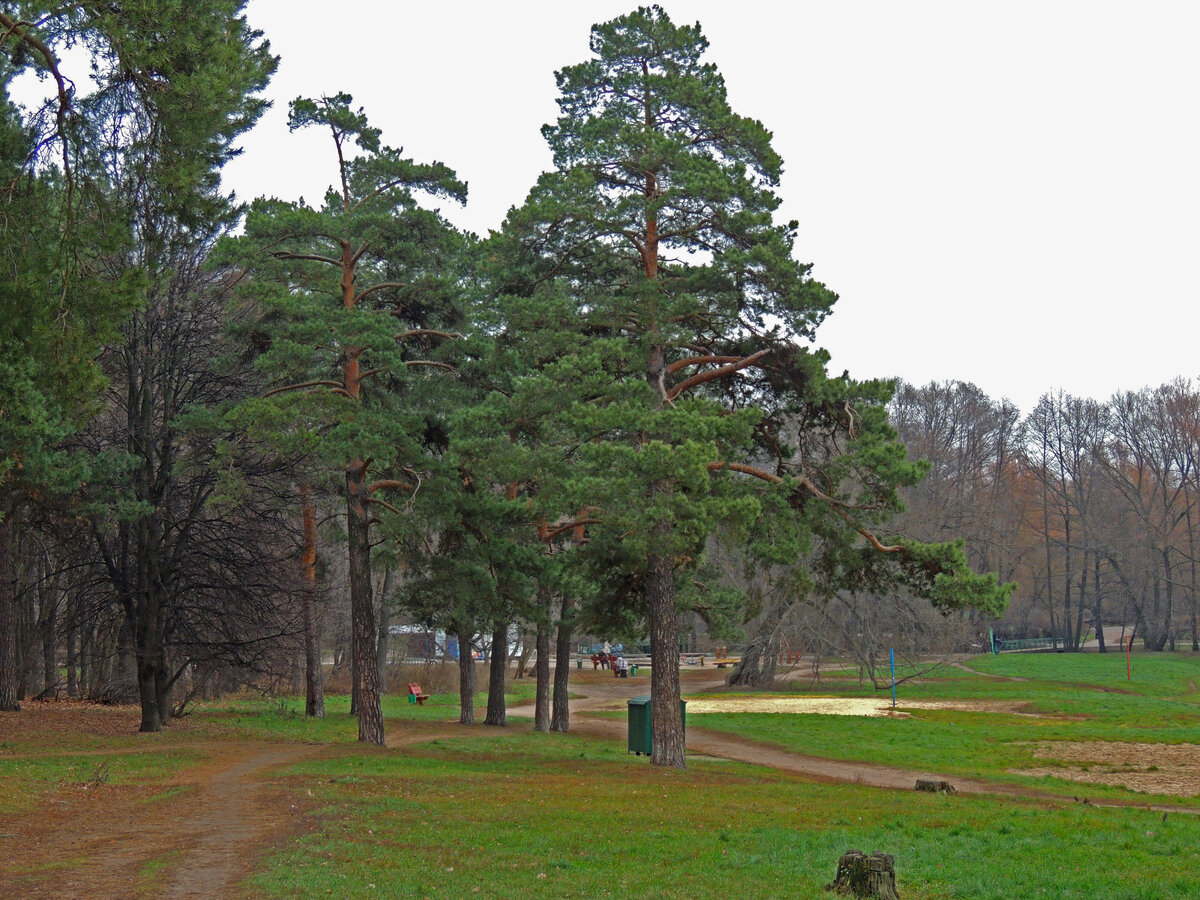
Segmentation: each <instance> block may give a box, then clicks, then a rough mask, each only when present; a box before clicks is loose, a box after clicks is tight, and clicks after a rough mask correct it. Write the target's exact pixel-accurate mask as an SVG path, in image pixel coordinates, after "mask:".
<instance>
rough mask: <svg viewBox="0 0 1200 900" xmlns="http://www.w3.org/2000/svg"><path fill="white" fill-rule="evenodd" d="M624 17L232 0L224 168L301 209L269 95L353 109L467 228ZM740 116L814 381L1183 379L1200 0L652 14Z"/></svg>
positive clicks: (307, 179) (533, 160) (1191, 280)
mask: <svg viewBox="0 0 1200 900" xmlns="http://www.w3.org/2000/svg"><path fill="white" fill-rule="evenodd" d="M634 5H635V2H634V0H624V2H609V0H580V2H570V0H560V2H543V0H507V2H494V0H493V2H455V0H442V2H440V3H417V2H401V0H392V2H389V0H341V2H339V3H336V4H334V5H330V4H328V3H327V2H322V3H317V2H313V0H251V3H250V6H249V13H248V15H249V18H250V21H251V24H252V25H253V26H254V27H256V28H259V29H261V30H262V31H263V32H265V34H266V36H267V37H268V39H269V40H270V42H271V45H272V48H273V50H274V52H275V53H278V54H280V55H281V56H282V62H281V65H280V68H279V72H278V74H277V75H276V77H275V80H274V81H273V82H272V84H271V86H270V88H269V95H270V96H271V97H272V98H273V99H274V101H275V108H274V109H273V110H272V111H271V112H269V113H268V114H267V116H265V117H264V119H263V120H262V121H261V122H260V123H259V125H258V126H257V128H256V129H255V130H254V132H253V133H251V134H250V135H249V136H248V137H247V138H246V139H245V141H244V147H245V154H244V156H243V157H242V158H240V159H238V160H236V161H234V162H233V163H232V164H231V165H230V166H229V167H228V168H227V170H226V178H225V181H226V184H227V185H229V186H231V187H233V188H234V189H236V191H237V192H238V194H239V196H240V197H242V198H243V199H250V198H252V197H255V196H257V195H260V194H266V195H275V196H279V197H282V198H285V199H295V198H296V197H298V196H300V195H303V196H305V197H306V198H307V199H309V200H310V202H316V201H319V200H320V198H321V196H322V194H323V192H324V188H325V187H326V185H327V184H328V183H329V182H330V180H331V178H332V170H331V158H330V156H329V153H330V151H329V148H328V147H327V146H326V144H327V142H328V138H326V137H325V136H324V135H322V134H319V133H317V132H316V130H315V129H314V130H309V131H305V132H300V133H298V134H296V135H289V134H288V132H287V126H286V115H287V104H288V101H289V100H291V99H293V98H294V97H296V96H297V95H301V94H303V95H307V96H315V95H320V94H321V93H333V92H336V91H339V90H343V91H347V92H349V93H351V94H353V95H354V99H355V102H356V104H361V105H363V106H365V107H366V111H367V114H368V116H369V117H370V118H371V119H372V121H373V122H374V124H375V125H377V126H379V127H381V128H382V129H383V139H384V141H385V142H386V143H388V144H390V145H392V146H400V147H403V148H404V149H405V151H406V154H407V155H410V156H412V157H413V158H414V159H416V160H418V161H432V160H435V159H436V160H440V161H442V162H445V163H446V164H448V165H450V166H451V167H452V168H454V169H455V170H457V172H458V174H459V176H460V177H461V178H463V179H465V180H466V181H467V182H468V183H469V186H470V202H469V203H468V205H467V207H466V209H465V210H461V211H459V210H457V209H449V210H446V212H447V214H448V216H449V218H451V220H452V221H454V222H455V223H456V224H458V225H460V226H462V227H465V228H468V229H470V230H473V231H476V232H478V233H480V234H486V233H487V231H488V230H489V229H491V228H495V227H498V226H499V224H500V222H501V221H502V219H503V217H504V214H505V212H506V211H507V209H508V208H509V207H510V206H511V205H513V204H517V203H520V202H521V200H522V199H523V198H524V196H525V194H526V192H527V190H528V189H529V187H530V186H531V185H532V183H533V181H534V179H535V178H536V177H537V175H538V173H539V172H541V171H542V170H544V169H546V168H549V167H550V165H551V162H550V155H549V152H548V150H547V149H546V146H545V144H544V142H543V140H542V138H541V135H540V132H539V128H540V126H541V125H542V124H543V123H545V122H548V121H551V120H552V119H553V118H554V117H555V115H556V106H555V98H556V93H557V92H556V88H555V84H554V77H553V73H554V71H555V70H556V69H558V68H561V67H562V66H564V65H570V64H574V63H577V62H580V61H581V60H583V59H585V58H586V57H587V55H588V50H587V41H588V30H589V28H590V26H591V25H592V24H593V23H595V22H600V21H605V20H608V19H610V18H613V17H614V16H617V15H620V14H623V13H625V12H628V11H629V10H631V9H632V8H633V7H634ZM663 6H664V8H665V9H666V11H667V13H668V14H669V15H670V16H671V17H672V19H673V20H674V21H675V22H677V23H691V22H695V21H697V20H698V21H699V22H700V23H701V25H702V26H703V29H704V32H705V34H706V35H707V37H708V39H709V42H710V50H709V59H710V60H711V61H713V62H714V63H716V64H717V66H718V67H719V69H720V70H721V72H722V74H723V75H724V76H725V80H726V83H727V85H728V89H729V96H730V101H731V104H732V106H733V108H734V110H735V111H736V112H738V113H740V114H742V115H748V116H752V117H755V118H758V119H760V120H761V121H762V122H763V123H764V124H765V125H766V126H767V127H768V128H769V129H771V130H772V131H773V132H774V135H775V141H774V146H775V148H776V150H777V151H778V152H779V153H780V155H781V156H782V157H783V159H784V163H785V167H786V168H785V175H784V179H783V182H782V186H781V189H780V194H781V196H782V197H783V200H784V205H783V209H782V216H783V218H785V219H788V218H795V219H798V220H799V221H800V232H799V239H798V241H797V255H798V256H799V257H800V258H801V259H802V260H804V261H806V262H807V261H811V262H813V263H815V269H814V275H815V276H816V277H817V278H819V279H820V280H822V281H824V282H825V283H826V284H828V285H829V286H830V287H831V288H833V289H834V290H835V291H837V292H838V293H839V294H840V296H841V299H840V301H839V302H838V304H837V306H836V307H835V309H834V313H833V315H832V316H831V317H830V318H829V319H828V320H827V321H826V323H825V325H823V326H822V327H821V329H820V330H819V332H818V343H819V344H821V345H822V346H825V347H826V348H827V349H829V350H830V352H831V353H832V354H833V365H832V368H833V369H834V370H835V371H840V370H841V369H848V370H849V371H850V373H851V374H852V375H854V376H855V377H861V378H865V377H874V376H892V375H899V376H900V377H903V378H905V379H906V380H908V381H911V382H915V383H918V384H923V383H925V382H927V381H929V380H931V379H938V380H942V379H962V380H966V381H974V382H975V383H976V384H978V385H979V386H980V387H981V388H982V389H983V390H984V391H986V392H987V393H988V394H990V395H991V396H992V397H993V398H996V399H999V398H1000V397H1007V398H1009V399H1011V400H1012V401H1014V402H1015V403H1016V404H1017V405H1018V406H1020V407H1021V408H1022V409H1023V410H1024V411H1026V412H1028V411H1029V410H1030V409H1031V408H1032V406H1033V405H1034V404H1035V403H1036V401H1037V398H1038V396H1039V395H1040V394H1042V393H1043V392H1046V391H1049V390H1054V389H1062V390H1065V391H1068V392H1070V393H1074V394H1078V395H1083V396H1093V397H1096V398H1098V399H1106V398H1107V397H1108V396H1109V395H1110V394H1111V393H1112V392H1113V391H1115V390H1118V389H1137V388H1140V387H1143V386H1145V385H1157V384H1160V383H1162V382H1164V381H1168V380H1170V379H1172V378H1175V377H1176V376H1181V375H1182V376H1185V377H1192V376H1195V375H1198V374H1200V364H1198V363H1197V362H1196V355H1195V353H1194V352H1193V347H1194V346H1195V344H1196V342H1197V337H1198V334H1200V329H1198V327H1197V326H1198V325H1200V304H1198V303H1197V301H1198V300H1200V297H1198V293H1200V291H1198V290H1197V280H1198V279H1197V274H1196V263H1197V262H1200V252H1198V251H1200V219H1198V217H1200V104H1198V103H1197V99H1198V97H1197V94H1198V91H1200V50H1198V48H1200V3H1195V2H1186V0H1179V2H1155V0H1143V2H1136V3H1135V2H1132V0H1130V2H1124V3H1115V2H1108V0H1070V2H1068V0H1007V2H1003V3H999V2H978V0H977V2H961V0H945V2H931V0H904V2H891V0H799V2H788V3H780V2H765V0H737V2H730V0H670V2H664V3H663Z"/></svg>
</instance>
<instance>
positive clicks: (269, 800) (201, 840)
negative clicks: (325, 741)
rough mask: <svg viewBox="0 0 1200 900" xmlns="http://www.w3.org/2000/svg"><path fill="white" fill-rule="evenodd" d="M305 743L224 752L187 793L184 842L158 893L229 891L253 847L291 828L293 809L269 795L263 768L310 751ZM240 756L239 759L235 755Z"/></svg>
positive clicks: (181, 896) (169, 899) (189, 898)
mask: <svg viewBox="0 0 1200 900" xmlns="http://www.w3.org/2000/svg"><path fill="white" fill-rule="evenodd" d="M317 749H319V748H317V747H314V746H311V745H305V744H243V745H238V747H237V750H238V753H237V755H236V756H232V757H231V756H226V757H225V758H224V759H222V761H221V764H220V766H219V767H217V768H216V769H215V771H212V772H211V773H210V774H209V777H208V779H207V782H202V783H201V787H200V790H199V791H198V792H197V793H196V794H195V795H194V796H193V797H192V798H191V800H192V803H191V807H192V809H191V810H190V812H192V815H189V816H188V817H187V819H186V820H185V821H186V825H185V826H184V828H183V829H182V833H181V834H180V835H177V836H182V837H183V838H184V840H185V841H186V845H185V846H186V847H187V848H188V849H187V850H186V852H185V853H184V854H183V859H182V861H181V863H180V864H179V865H178V866H177V867H176V868H175V869H174V871H173V872H172V874H171V878H170V880H169V882H168V885H167V886H166V887H165V889H164V890H163V892H162V893H161V894H159V895H158V896H160V897H163V898H166V900H193V898H209V897H228V896H231V895H232V894H233V893H234V887H235V886H236V885H237V884H238V882H239V881H241V879H242V878H244V877H245V876H246V875H248V874H249V873H250V871H251V869H252V863H253V861H254V857H255V851H256V850H257V849H259V848H261V847H262V846H264V845H265V844H266V843H267V842H268V841H269V840H270V839H271V838H272V837H273V836H276V835H278V834H279V833H280V832H283V831H287V830H290V826H291V824H292V821H291V820H292V819H293V818H294V817H295V814H296V812H297V809H296V807H295V806H294V805H292V804H290V803H288V802H287V800H286V799H285V798H283V797H282V796H273V793H274V792H272V791H271V789H270V788H271V785H270V784H269V783H267V782H265V781H264V773H265V772H266V770H268V769H272V768H275V767H278V766H283V765H287V764H290V763H294V762H298V761H299V760H301V759H305V758H308V757H311V756H313V755H315V753H316V751H317ZM238 757H240V759H239V758H238Z"/></svg>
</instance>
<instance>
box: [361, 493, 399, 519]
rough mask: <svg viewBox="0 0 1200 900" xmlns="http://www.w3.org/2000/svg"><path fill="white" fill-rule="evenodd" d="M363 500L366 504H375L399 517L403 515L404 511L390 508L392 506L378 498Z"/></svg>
mask: <svg viewBox="0 0 1200 900" xmlns="http://www.w3.org/2000/svg"><path fill="white" fill-rule="evenodd" d="M363 499H364V500H365V501H366V502H367V503H377V504H379V505H380V506H382V507H383V508H384V509H390V510H391V511H392V512H394V513H396V514H397V515H400V516H402V515H404V510H402V509H397V508H396V507H394V506H392V504H390V503H388V502H387V501H386V500H380V499H379V498H378V497H365V498H363Z"/></svg>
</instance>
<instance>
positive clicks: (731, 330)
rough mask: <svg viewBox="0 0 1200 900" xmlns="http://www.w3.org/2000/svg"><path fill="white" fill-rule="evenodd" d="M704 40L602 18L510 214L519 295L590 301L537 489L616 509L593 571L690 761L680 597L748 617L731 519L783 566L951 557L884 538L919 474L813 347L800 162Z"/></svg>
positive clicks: (881, 395) (670, 741) (862, 387)
mask: <svg viewBox="0 0 1200 900" xmlns="http://www.w3.org/2000/svg"><path fill="white" fill-rule="evenodd" d="M706 46H707V41H706V40H705V38H704V36H703V34H702V33H701V31H700V28H699V26H698V25H695V26H677V25H675V24H674V23H672V22H671V21H670V19H669V18H668V17H667V15H666V14H665V13H664V12H663V11H662V10H661V9H660V8H658V7H651V8H641V9H638V10H636V11H635V12H633V13H630V14H629V15H626V16H622V17H620V18H617V19H614V20H613V21H611V22H607V23H604V24H601V25H597V26H595V27H594V28H593V29H592V35H591V50H592V53H593V57H592V58H591V59H589V60H588V61H586V62H584V63H581V64H579V65H576V66H571V67H568V68H566V69H563V70H562V71H561V72H559V73H558V85H559V89H560V91H561V97H560V99H559V101H558V102H559V107H560V113H561V114H560V116H559V118H558V120H557V122H555V123H554V124H552V125H548V126H546V127H545V129H544V134H545V136H546V139H547V141H548V142H549V144H550V147H551V149H552V150H553V153H554V162H555V166H556V170H555V171H553V172H550V173H547V174H546V175H544V176H543V177H542V178H541V179H540V180H539V182H538V184H537V185H536V186H535V188H534V189H533V191H532V192H531V194H530V196H529V198H528V200H527V201H526V203H525V205H524V206H523V207H522V208H520V209H518V210H515V211H514V212H513V213H512V214H511V215H510V217H509V220H508V221H507V223H506V234H507V235H509V237H510V240H511V241H512V242H513V243H514V244H515V245H516V247H517V249H516V250H515V251H514V253H515V257H514V262H513V264H512V270H513V273H512V277H511V280H512V282H513V284H511V285H510V286H509V288H508V290H507V294H508V299H507V300H506V302H507V303H508V304H509V305H510V307H512V308H514V309H521V308H523V307H524V306H526V305H528V304H534V305H536V304H538V303H539V302H547V300H548V299H549V298H555V297H558V296H561V294H562V293H563V292H567V293H569V294H570V295H571V296H572V297H573V301H574V308H573V315H572V317H571V323H570V324H569V325H568V326H567V327H568V328H569V330H570V332H571V333H572V334H573V335H574V336H575V337H576V343H575V345H574V346H573V347H571V348H570V350H569V351H565V352H564V353H563V354H562V355H561V356H560V357H559V358H557V359H555V360H551V361H547V362H546V363H545V364H544V365H542V366H541V367H540V370H539V375H538V378H539V379H541V380H542V381H543V382H549V383H550V386H548V387H546V388H545V390H547V391H552V390H554V389H555V388H557V389H559V390H563V391H565V392H566V393H567V394H569V395H570V396H571V398H572V399H571V402H562V403H560V404H559V409H560V411H561V414H560V415H559V417H558V422H559V425H558V426H557V427H559V428H560V429H561V430H562V433H563V434H566V433H570V434H571V439H570V440H565V441H563V451H564V453H567V454H569V455H570V470H569V475H568V476H567V477H565V478H563V479H562V480H560V481H557V482H556V483H552V484H543V485H542V487H543V489H544V490H545V491H546V493H547V502H553V501H557V502H558V504H559V505H560V507H561V508H563V509H595V510H597V512H596V513H595V514H594V515H590V516H589V518H590V519H594V520H595V522H596V524H594V525H592V526H591V527H589V530H588V545H587V555H588V556H589V557H591V558H592V559H593V560H594V561H595V565H594V567H593V569H592V573H593V580H594V581H596V582H598V585H599V596H600V601H601V604H604V603H607V604H608V606H609V607H610V609H609V611H608V614H609V615H611V616H612V617H613V620H614V621H617V620H619V619H620V618H621V617H628V616H629V615H630V613H631V612H632V613H633V614H635V615H639V616H644V617H645V622H646V625H647V627H648V630H649V633H650V644H651V660H652V663H651V695H652V698H653V702H652V712H651V725H652V732H653V745H654V749H653V755H652V761H653V762H654V763H655V764H657V765H666V766H679V767H681V766H683V765H684V759H685V756H684V744H683V729H682V721H681V713H680V704H679V673H678V651H679V647H678V636H679V625H678V614H679V611H680V609H681V608H692V609H701V610H704V611H705V613H706V614H707V615H708V616H709V617H710V618H712V619H714V620H715V619H721V618H727V617H728V615H729V614H730V613H731V612H732V610H731V609H730V608H729V601H730V600H731V599H732V598H731V595H730V593H729V592H728V590H725V589H719V588H713V587H712V586H711V583H710V582H709V581H708V579H707V578H706V577H704V572H703V564H704V557H705V551H706V543H707V541H708V539H709V537H710V536H711V535H713V534H714V533H715V532H716V531H717V530H718V529H720V530H722V531H724V532H725V533H727V534H728V535H730V536H731V537H732V538H733V539H735V540H746V541H749V542H752V543H753V545H754V551H755V552H756V553H758V554H760V555H761V556H762V558H764V559H779V560H782V559H788V558H791V559H795V558H796V557H797V556H799V555H800V554H802V553H805V552H807V551H808V550H809V548H810V547H811V546H812V541H813V538H814V535H822V536H823V543H824V544H825V545H828V546H832V547H841V548H844V549H845V551H846V552H844V553H842V554H841V556H842V560H843V562H848V561H849V560H854V561H855V564H856V565H860V564H862V560H864V559H867V558H870V557H871V556H879V555H892V556H893V557H894V558H895V559H896V560H897V561H898V560H900V559H901V558H902V557H903V558H906V559H908V560H909V562H910V564H911V565H913V566H916V567H919V566H920V565H922V564H930V565H932V566H933V570H938V569H937V567H938V565H940V562H939V560H940V561H944V557H945V552H949V551H948V550H947V549H946V548H941V549H938V550H936V551H935V550H933V549H932V548H923V549H922V548H917V547H916V546H915V545H911V544H907V543H891V544H888V543H885V542H884V541H882V540H881V539H880V538H879V537H878V536H877V534H876V533H875V530H874V529H875V528H876V527H877V526H879V525H880V524H882V523H884V522H886V519H887V518H888V516H890V515H891V514H892V512H894V511H895V510H896V509H897V508H898V506H899V498H898V496H897V494H896V488H897V487H898V486H899V485H902V484H906V483H913V482H915V481H916V480H917V479H919V478H920V476H921V474H922V471H923V470H922V468H921V466H920V465H916V464H912V463H910V462H908V461H907V460H906V458H905V454H904V448H903V447H902V446H901V445H899V444H898V443H896V442H895V440H894V432H893V431H892V430H891V429H890V427H889V426H888V425H887V422H886V411H885V410H884V408H883V404H884V403H885V402H886V400H887V397H888V395H889V390H890V389H889V386H888V385H886V384H877V383H866V384H859V383H856V382H853V381H851V380H850V379H849V378H846V377H844V376H843V377H842V378H829V377H828V376H827V375H826V373H825V365H826V363H827V360H828V357H827V355H826V354H824V353H823V352H821V351H810V350H808V349H807V348H806V347H805V346H804V345H803V342H806V341H808V340H810V339H811V337H812V335H813V332H814V330H815V328H816V326H817V325H818V324H819V323H820V321H821V320H822V319H823V318H824V316H825V315H826V314H827V313H828V312H829V310H830V308H831V306H832V304H833V302H834V300H835V299H836V298H835V295H834V294H833V293H832V292H831V291H829V290H828V289H827V288H826V287H825V286H824V285H822V284H820V283H819V282H817V281H815V280H813V279H812V277H811V274H810V269H811V267H810V266H809V265H805V264H801V263H799V262H797V261H796V260H795V259H794V256H793V242H794V238H795V230H796V227H797V226H796V223H794V222H793V223H788V224H786V225H781V224H777V223H776V222H775V221H774V213H775V211H776V209H777V208H778V205H779V199H778V197H777V196H776V195H775V193H774V190H775V188H776V186H777V185H778V181H779V176H780V172H781V169H782V163H781V161H780V159H779V157H778V156H777V155H776V154H775V152H774V151H773V150H772V149H771V144H770V137H771V136H770V133H769V132H768V131H767V130H766V129H765V128H764V127H763V126H762V125H761V124H760V123H759V122H757V121H754V120H751V119H747V118H744V117H741V116H738V115H736V114H735V113H734V112H733V111H732V110H731V109H730V107H729V104H728V101H727V98H726V91H725V85H724V81H723V79H722V78H721V76H720V74H719V73H718V72H717V70H716V68H715V67H714V66H712V65H711V64H707V63H704V62H703V61H702V56H703V53H704V51H705V49H706ZM517 298H519V299H517ZM549 302H550V303H551V308H552V306H553V302H554V301H553V300H552V299H550V301H549ZM548 318H549V317H548ZM551 498H553V499H551ZM851 550H852V551H853V552H850V551H851ZM864 551H865V553H864ZM960 555H961V554H960ZM849 568H853V566H850V567H849ZM933 570H931V571H933ZM939 571H940V570H939ZM846 577H852V576H851V573H850V572H849V570H847V573H846ZM930 577H931V578H932V577H933V576H932V574H931V576H930ZM990 583H991V584H992V585H993V586H994V579H992V581H991V582H990ZM977 594H978V597H980V598H984V599H985V600H986V599H989V598H990V596H991V595H989V594H988V592H987V587H986V585H985V586H984V587H983V588H982V589H981V590H980V591H978V592H977Z"/></svg>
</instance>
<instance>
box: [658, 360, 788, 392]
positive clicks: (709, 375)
mask: <svg viewBox="0 0 1200 900" xmlns="http://www.w3.org/2000/svg"><path fill="white" fill-rule="evenodd" d="M770 352H771V351H770V350H759V351H758V352H757V353H754V354H752V355H750V356H747V357H746V358H745V359H741V360H739V361H738V362H735V363H730V364H729V365H727V366H721V368H719V369H711V370H710V371H708V372H700V373H699V374H697V375H693V376H692V377H691V378H685V379H684V380H683V381H681V382H679V384H677V385H675V387H673V388H672V389H671V392H670V393H669V394H667V399H668V400H674V399H675V398H676V397H678V396H679V395H680V394H682V393H683V392H684V391H686V390H688V389H689V388H693V387H695V386H696V385H698V384H704V382H706V381H714V380H716V379H718V378H723V377H724V376H726V375H732V374H733V373H734V372H737V371H738V370H739V369H745V368H746V367H748V366H752V365H754V364H755V363H756V362H758V361H759V360H760V359H762V358H763V357H764V356H766V355H767V354H768V353H770Z"/></svg>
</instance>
